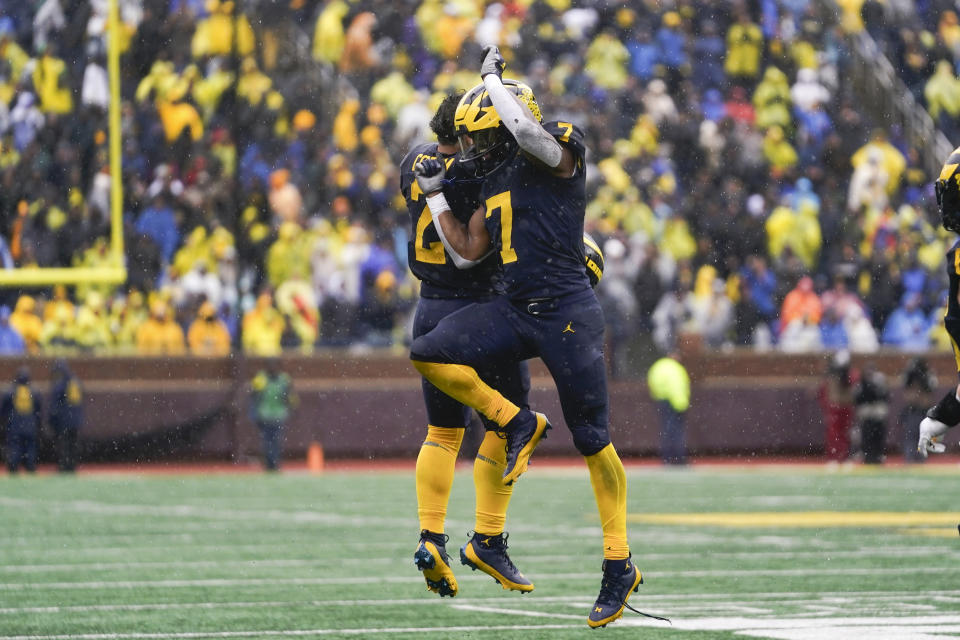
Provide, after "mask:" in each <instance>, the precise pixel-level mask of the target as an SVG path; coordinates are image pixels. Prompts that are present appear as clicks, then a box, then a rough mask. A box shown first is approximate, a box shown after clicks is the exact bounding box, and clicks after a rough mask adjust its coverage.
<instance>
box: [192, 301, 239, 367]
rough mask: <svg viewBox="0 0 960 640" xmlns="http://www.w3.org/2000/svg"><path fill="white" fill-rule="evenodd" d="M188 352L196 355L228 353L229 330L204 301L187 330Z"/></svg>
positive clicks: (211, 306)
mask: <svg viewBox="0 0 960 640" xmlns="http://www.w3.org/2000/svg"><path fill="white" fill-rule="evenodd" d="M187 343H188V344H189V345H190V353H192V354H194V355H197V356H225V355H227V354H229V353H230V332H229V331H228V330H227V325H225V324H224V323H223V321H222V320H220V318H218V317H217V313H216V311H215V310H214V308H213V305H212V304H210V303H209V302H204V303H203V304H201V305H200V308H199V309H198V310H197V317H196V319H195V320H194V321H193V322H192V323H190V330H189V331H188V332H187Z"/></svg>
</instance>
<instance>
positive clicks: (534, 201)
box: [481, 122, 590, 300]
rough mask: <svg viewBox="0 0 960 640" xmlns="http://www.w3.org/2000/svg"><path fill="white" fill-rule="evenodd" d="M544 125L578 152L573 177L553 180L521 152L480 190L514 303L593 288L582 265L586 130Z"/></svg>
mask: <svg viewBox="0 0 960 640" xmlns="http://www.w3.org/2000/svg"><path fill="white" fill-rule="evenodd" d="M543 127H544V128H545V129H546V130H547V131H549V132H550V133H551V134H552V135H553V136H554V137H555V138H556V139H557V141H558V142H560V144H562V145H564V146H566V147H567V148H568V149H570V150H571V151H573V153H574V155H575V157H576V159H577V169H576V172H575V173H574V175H573V176H572V177H570V178H561V177H557V176H554V175H552V174H551V173H550V171H549V170H548V169H546V168H545V167H544V166H543V165H542V164H539V163H538V162H537V161H536V160H532V159H530V158H528V157H527V156H526V155H525V154H524V153H522V152H518V153H517V154H516V155H515V156H514V158H513V159H512V160H511V161H508V162H507V163H506V164H505V165H504V166H503V167H502V168H500V169H498V170H496V171H494V172H493V173H491V174H490V175H488V176H487V177H486V180H485V181H484V184H483V189H482V191H481V195H482V197H483V201H484V204H485V206H486V209H487V211H486V225H487V231H488V232H489V233H490V237H491V239H492V240H493V242H494V243H496V244H497V247H498V249H499V250H500V260H501V263H502V264H503V284H504V287H505V289H506V294H507V296H508V297H510V298H511V299H515V300H523V299H530V298H548V297H549V298H555V297H560V296H566V295H570V294H573V293H577V292H579V291H583V290H585V289H589V288H590V281H589V280H588V278H587V274H586V271H585V270H584V266H583V265H584V254H583V218H584V214H585V212H586V178H585V174H584V160H583V156H584V146H583V132H582V131H581V130H580V129H579V128H578V127H576V126H574V125H572V124H570V123H569V122H548V123H545V124H544V125H543Z"/></svg>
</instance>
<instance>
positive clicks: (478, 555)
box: [460, 532, 533, 593]
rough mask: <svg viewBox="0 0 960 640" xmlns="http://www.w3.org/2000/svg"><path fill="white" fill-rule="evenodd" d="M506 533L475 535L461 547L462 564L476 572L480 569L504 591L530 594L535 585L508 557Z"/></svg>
mask: <svg viewBox="0 0 960 640" xmlns="http://www.w3.org/2000/svg"><path fill="white" fill-rule="evenodd" d="M508 535H509V534H507V533H506V532H504V533H501V534H500V535H498V536H488V535H484V534H482V533H474V534H473V537H472V538H470V540H468V541H467V544H465V545H463V546H462V547H460V563H461V564H465V565H467V566H468V567H470V568H471V569H473V570H474V571H476V570H477V569H480V571H483V572H484V573H485V574H487V575H488V576H490V577H491V578H493V579H494V580H496V581H497V583H498V584H499V585H500V586H501V587H503V588H504V589H508V590H513V591H519V592H521V593H528V592H530V591H533V583H532V582H530V581H529V580H527V578H526V577H525V576H524V575H523V574H522V573H520V570H519V569H517V567H516V566H514V564H513V562H512V561H511V560H510V556H508V555H507V537H508Z"/></svg>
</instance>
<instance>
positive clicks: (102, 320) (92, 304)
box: [74, 291, 113, 351]
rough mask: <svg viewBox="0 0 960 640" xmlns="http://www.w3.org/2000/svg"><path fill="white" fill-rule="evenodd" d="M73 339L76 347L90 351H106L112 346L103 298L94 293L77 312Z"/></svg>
mask: <svg viewBox="0 0 960 640" xmlns="http://www.w3.org/2000/svg"><path fill="white" fill-rule="evenodd" d="M74 339H75V340H76V342H77V345H78V346H80V347H83V348H84V349H88V350H91V351H98V350H103V349H106V348H107V347H109V346H111V345H112V344H113V334H112V332H111V331H110V318H109V316H108V315H107V311H106V309H105V308H104V302H103V296H101V295H100V294H99V293H97V292H96V291H91V292H90V293H89V294H87V299H86V301H85V303H84V304H83V305H81V307H80V308H79V309H78V310H77V317H76V320H75V321H74Z"/></svg>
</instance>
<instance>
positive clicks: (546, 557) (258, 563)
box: [0, 544, 960, 573]
mask: <svg viewBox="0 0 960 640" xmlns="http://www.w3.org/2000/svg"><path fill="white" fill-rule="evenodd" d="M295 546H297V547H298V548H300V547H302V545H295ZM397 546H400V545H397ZM402 546H403V548H404V549H406V548H407V547H409V546H410V545H409V544H404V545H402ZM269 547H271V545H262V547H258V548H269ZM213 548H215V549H219V550H220V551H224V550H226V551H230V550H231V549H230V548H229V547H228V548H226V549H222V548H219V547H213ZM274 550H275V549H274ZM932 554H937V557H938V558H940V559H941V560H943V559H947V558H958V557H960V550H954V549H950V548H943V547H889V548H878V547H861V548H859V549H853V550H847V551H836V550H834V551H823V550H817V551H757V552H747V551H717V552H712V553H711V557H712V558H714V559H717V558H732V559H740V560H752V559H758V560H770V559H783V560H790V559H796V560H801V559H823V560H827V561H830V560H835V559H838V558H845V559H851V558H904V557H920V558H926V557H929V556H930V555H932ZM636 557H637V558H640V559H642V561H643V562H644V563H649V562H652V561H657V560H676V559H689V558H690V554H689V553H637V556H636ZM582 558H583V556H582V555H578V554H530V555H526V556H524V560H523V562H524V564H525V565H537V564H540V563H551V564H553V563H556V562H570V561H579V560H581V559H582ZM354 564H359V565H370V564H381V565H390V564H403V565H406V564H409V558H407V556H406V555H403V556H399V555H393V556H364V557H362V558H339V559H338V558H329V559H327V558H262V557H258V558H245V559H236V560H170V561H137V562H64V563H46V564H7V565H0V573H43V572H54V571H73V570H77V571H116V570H123V569H167V568H170V569H174V568H176V569H190V568H194V569H207V568H218V567H246V568H250V569H256V568H257V567H323V566H328V565H330V566H334V565H336V566H340V565H354Z"/></svg>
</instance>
